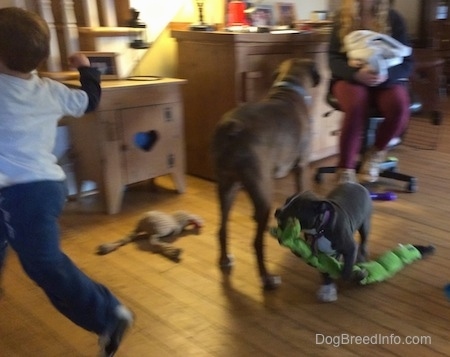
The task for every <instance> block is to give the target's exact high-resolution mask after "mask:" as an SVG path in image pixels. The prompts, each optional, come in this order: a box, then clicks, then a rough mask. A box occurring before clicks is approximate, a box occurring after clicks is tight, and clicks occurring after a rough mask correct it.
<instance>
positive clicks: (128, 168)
mask: <svg viewBox="0 0 450 357" xmlns="http://www.w3.org/2000/svg"><path fill="white" fill-rule="evenodd" d="M180 111H181V110H180V106H179V105H177V104H165V105H157V106H150V107H142V108H132V109H125V110H122V111H121V125H122V130H123V145H122V151H123V170H124V177H125V181H126V182H125V183H126V184H130V183H134V182H139V181H143V180H147V179H149V178H152V177H156V176H161V175H164V174H167V173H169V172H171V170H172V169H173V168H174V167H175V165H177V164H179V161H180V159H181V158H180V155H181V153H182V125H181V120H180V118H181V116H180V114H181V113H180ZM153 133H156V140H154V144H153V145H152V146H151V147H147V148H142V147H139V146H138V145H137V143H136V136H137V135H139V136H140V138H141V139H142V138H145V136H146V135H150V137H151V135H153Z"/></svg>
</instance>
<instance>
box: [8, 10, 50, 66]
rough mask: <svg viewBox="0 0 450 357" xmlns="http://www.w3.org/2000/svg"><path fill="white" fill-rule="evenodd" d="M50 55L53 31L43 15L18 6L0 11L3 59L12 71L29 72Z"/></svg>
mask: <svg viewBox="0 0 450 357" xmlns="http://www.w3.org/2000/svg"><path fill="white" fill-rule="evenodd" d="M49 54H50V30H49V28H48V25H47V23H46V22H45V20H44V19H42V18H41V17H40V16H39V15H37V14H35V13H33V12H29V11H26V10H23V9H21V8H18V7H5V8H2V9H0V60H1V61H2V62H3V63H4V65H5V66H6V67H8V68H9V69H10V70H13V71H18V72H22V73H28V72H31V71H32V70H34V69H36V68H37V67H38V66H39V65H40V64H41V63H42V62H43V61H44V60H46V59H47V58H48V56H49Z"/></svg>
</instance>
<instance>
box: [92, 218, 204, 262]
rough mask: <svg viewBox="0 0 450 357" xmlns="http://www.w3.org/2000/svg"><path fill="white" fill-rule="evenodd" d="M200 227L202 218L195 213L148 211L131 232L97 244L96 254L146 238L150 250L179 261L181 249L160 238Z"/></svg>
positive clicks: (197, 229)
mask: <svg viewBox="0 0 450 357" xmlns="http://www.w3.org/2000/svg"><path fill="white" fill-rule="evenodd" d="M202 227H203V219H202V218H201V217H199V216H197V215H195V214H191V213H188V212H185V211H176V212H173V213H172V214H167V213H164V212H160V211H149V212H146V213H145V214H144V215H143V217H142V218H141V219H140V220H139V221H138V223H137V225H136V228H135V229H134V230H133V232H131V233H130V234H128V235H127V236H125V237H124V238H122V239H119V240H117V241H115V242H112V243H105V244H102V245H100V246H98V248H97V254H100V255H104V254H108V253H110V252H112V251H114V250H116V249H118V248H119V247H121V246H123V245H125V244H128V243H130V242H134V241H136V240H139V239H143V238H148V240H149V243H150V249H151V251H152V252H154V253H159V254H161V255H163V256H165V257H167V258H169V259H170V260H173V261H174V262H179V261H180V255H181V253H182V250H181V249H179V248H175V247H174V246H172V244H170V243H167V242H164V241H162V238H167V237H175V236H177V235H180V234H181V233H182V232H183V231H187V230H189V229H192V230H194V231H195V232H196V233H197V234H198V233H199V232H200V229H201V228H202Z"/></svg>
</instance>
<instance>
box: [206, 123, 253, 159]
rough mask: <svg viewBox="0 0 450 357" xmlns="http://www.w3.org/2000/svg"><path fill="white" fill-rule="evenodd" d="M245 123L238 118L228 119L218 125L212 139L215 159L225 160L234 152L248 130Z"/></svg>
mask: <svg viewBox="0 0 450 357" xmlns="http://www.w3.org/2000/svg"><path fill="white" fill-rule="evenodd" d="M246 131H247V130H246V127H245V124H244V123H243V122H241V121H239V120H236V119H230V118H228V119H226V120H224V121H222V122H221V123H219V125H217V127H216V129H215V132H214V137H213V141H212V152H213V156H214V158H215V160H218V161H223V159H225V160H226V157H227V156H228V155H230V154H232V153H233V152H234V150H233V148H234V147H235V146H236V145H239V142H240V141H241V140H242V137H243V136H245V135H243V134H244V133H245V132H246Z"/></svg>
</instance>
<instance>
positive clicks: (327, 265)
mask: <svg viewBox="0 0 450 357" xmlns="http://www.w3.org/2000/svg"><path fill="white" fill-rule="evenodd" d="M271 233H272V235H274V236H275V237H276V238H278V242H279V243H280V244H281V245H283V246H285V247H287V248H290V249H291V251H292V252H293V253H294V254H295V255H297V256H298V257H300V258H302V259H303V260H304V261H306V263H308V264H309V265H311V266H313V267H315V268H317V269H318V270H319V271H320V272H321V273H327V274H329V275H330V277H332V278H333V279H337V278H339V277H340V276H341V271H342V268H343V265H344V264H343V263H342V262H341V261H340V260H338V259H336V258H335V257H333V256H330V255H328V254H325V253H323V252H320V251H318V252H314V253H313V251H312V249H311V247H310V245H309V244H308V243H307V242H306V241H305V240H304V239H302V238H301V227H300V223H299V221H298V220H297V219H294V218H292V219H290V220H289V222H288V224H287V225H286V227H285V229H284V230H282V229H281V228H280V227H275V228H272V229H271ZM433 252H434V247H433V246H421V245H412V244H406V245H399V246H398V247H397V248H395V249H393V250H391V251H388V252H386V253H384V254H383V255H381V256H380V257H379V258H378V259H376V260H372V261H368V262H363V263H357V264H355V265H354V266H353V271H354V272H355V273H359V275H360V276H362V277H363V278H362V279H361V280H360V281H359V284H360V285H367V284H372V283H376V282H381V281H384V280H386V279H389V278H391V277H392V276H394V275H395V274H396V273H398V272H399V271H400V270H402V269H403V268H404V267H405V266H406V265H408V264H411V263H412V262H414V261H416V260H419V259H422V258H423V257H424V255H428V254H432V253H433ZM361 273H362V274H361Z"/></svg>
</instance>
